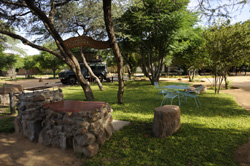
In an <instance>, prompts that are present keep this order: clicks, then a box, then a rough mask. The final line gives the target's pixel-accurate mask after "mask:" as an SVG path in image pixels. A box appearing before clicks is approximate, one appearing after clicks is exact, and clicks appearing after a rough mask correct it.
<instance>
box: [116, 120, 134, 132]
mask: <svg viewBox="0 0 250 166" xmlns="http://www.w3.org/2000/svg"><path fill="white" fill-rule="evenodd" d="M129 123H130V122H129V121H123V120H113V121H112V125H113V127H114V129H115V131H118V130H121V129H122V128H123V127H124V126H126V125H128V124H129Z"/></svg>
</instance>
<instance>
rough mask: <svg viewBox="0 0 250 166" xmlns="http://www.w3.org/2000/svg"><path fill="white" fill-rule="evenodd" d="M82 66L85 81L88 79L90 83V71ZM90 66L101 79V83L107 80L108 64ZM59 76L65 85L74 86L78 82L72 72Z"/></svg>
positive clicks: (64, 72) (63, 72) (62, 73)
mask: <svg viewBox="0 0 250 166" xmlns="http://www.w3.org/2000/svg"><path fill="white" fill-rule="evenodd" d="M80 66H81V72H82V75H83V76H84V78H85V79H88V80H89V81H90V80H91V77H90V76H89V71H88V70H87V68H86V67H85V66H84V64H80ZM89 66H90V67H91V69H92V71H93V73H94V74H95V75H96V76H97V77H98V78H99V79H100V81H101V82H102V81H103V80H106V79H107V78H106V76H107V66H106V64H102V63H91V64H89ZM58 75H59V78H60V79H61V82H62V83H63V84H70V85H74V84H76V82H77V79H76V76H75V73H74V72H73V71H72V70H68V71H62V72H60V73H59V74H58ZM91 81H94V80H91Z"/></svg>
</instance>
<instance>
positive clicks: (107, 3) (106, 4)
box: [103, 0, 124, 104]
mask: <svg viewBox="0 0 250 166" xmlns="http://www.w3.org/2000/svg"><path fill="white" fill-rule="evenodd" d="M103 11H104V21H105V25H106V29H107V33H108V37H109V40H110V43H111V46H112V50H113V53H114V55H115V58H116V61H117V67H118V82H119V89H118V93H117V98H118V103H120V104H122V103H124V101H123V93H124V80H123V59H122V55H121V52H120V49H119V46H118V43H117V40H116V36H115V29H114V26H113V22H112V16H111V0H103Z"/></svg>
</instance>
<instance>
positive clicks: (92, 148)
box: [83, 143, 99, 157]
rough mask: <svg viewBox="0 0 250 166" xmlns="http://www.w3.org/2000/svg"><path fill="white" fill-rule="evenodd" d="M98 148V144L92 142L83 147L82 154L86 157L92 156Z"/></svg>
mask: <svg viewBox="0 0 250 166" xmlns="http://www.w3.org/2000/svg"><path fill="white" fill-rule="evenodd" d="M98 150H99V145H98V144H97V143H94V144H92V145H89V146H87V147H84V148H83V154H84V155H85V156H87V157H93V156H94V155H96V154H97V152H98Z"/></svg>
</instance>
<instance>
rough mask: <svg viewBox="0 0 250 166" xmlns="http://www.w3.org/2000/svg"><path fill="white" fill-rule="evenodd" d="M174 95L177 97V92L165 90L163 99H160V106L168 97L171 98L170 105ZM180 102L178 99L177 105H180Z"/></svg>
mask: <svg viewBox="0 0 250 166" xmlns="http://www.w3.org/2000/svg"><path fill="white" fill-rule="evenodd" d="M176 97H178V98H179V95H178V93H176V92H175V91H171V90H168V91H167V94H166V95H164V96H163V99H162V101H161V106H162V104H163V103H164V102H165V100H168V99H169V100H171V105H172V103H173V100H174V99H175V98H176ZM180 104H181V103H180V99H179V105H180Z"/></svg>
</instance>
